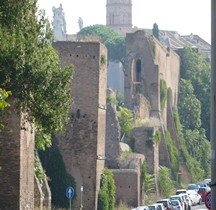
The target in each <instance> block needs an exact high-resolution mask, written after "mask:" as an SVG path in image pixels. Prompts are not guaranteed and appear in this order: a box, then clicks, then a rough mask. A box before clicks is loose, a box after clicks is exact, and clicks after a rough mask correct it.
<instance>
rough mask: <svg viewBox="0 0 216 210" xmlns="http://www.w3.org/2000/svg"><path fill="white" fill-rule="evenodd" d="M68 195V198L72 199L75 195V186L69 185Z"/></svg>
mask: <svg viewBox="0 0 216 210" xmlns="http://www.w3.org/2000/svg"><path fill="white" fill-rule="evenodd" d="M66 196H67V197H68V199H71V198H72V197H73V196H74V189H73V187H68V188H67V189H66Z"/></svg>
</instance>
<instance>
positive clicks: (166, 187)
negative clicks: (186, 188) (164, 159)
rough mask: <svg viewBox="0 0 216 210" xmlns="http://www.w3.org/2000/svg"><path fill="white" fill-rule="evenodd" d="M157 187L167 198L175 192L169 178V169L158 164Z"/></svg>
mask: <svg viewBox="0 0 216 210" xmlns="http://www.w3.org/2000/svg"><path fill="white" fill-rule="evenodd" d="M158 182H159V189H160V193H161V195H162V196H163V197H165V198H168V197H169V196H170V195H172V194H174V193H175V187H174V183H173V181H172V179H171V174H170V169H168V168H166V167H163V166H160V170H159V177H158Z"/></svg>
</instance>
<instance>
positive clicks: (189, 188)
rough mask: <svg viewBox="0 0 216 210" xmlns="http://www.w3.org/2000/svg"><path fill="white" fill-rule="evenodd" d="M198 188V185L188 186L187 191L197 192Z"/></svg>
mask: <svg viewBox="0 0 216 210" xmlns="http://www.w3.org/2000/svg"><path fill="white" fill-rule="evenodd" d="M199 188H200V186H199V185H197V184H189V185H188V187H187V190H195V191H198V190H199Z"/></svg>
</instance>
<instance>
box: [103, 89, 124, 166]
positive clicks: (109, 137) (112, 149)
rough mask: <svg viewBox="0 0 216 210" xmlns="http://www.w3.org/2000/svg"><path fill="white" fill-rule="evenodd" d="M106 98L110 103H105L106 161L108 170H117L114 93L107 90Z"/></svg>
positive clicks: (118, 135)
mask: <svg viewBox="0 0 216 210" xmlns="http://www.w3.org/2000/svg"><path fill="white" fill-rule="evenodd" d="M107 96H108V97H110V99H111V101H110V102H108V103H107V110H106V152H105V156H106V161H105V165H106V167H108V168H112V169H114V168H119V165H118V158H119V156H120V145H119V143H120V127H119V122H118V117H117V111H116V105H115V104H114V103H113V102H112V100H115V98H116V96H115V93H114V92H113V91H112V90H110V89H108V90H107Z"/></svg>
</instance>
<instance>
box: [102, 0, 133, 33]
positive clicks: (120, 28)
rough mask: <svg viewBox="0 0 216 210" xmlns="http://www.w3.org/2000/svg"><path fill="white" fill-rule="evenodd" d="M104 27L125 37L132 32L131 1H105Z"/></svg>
mask: <svg viewBox="0 0 216 210" xmlns="http://www.w3.org/2000/svg"><path fill="white" fill-rule="evenodd" d="M106 26H108V27H110V28H112V29H114V30H115V31H116V32H118V33H120V34H122V35H126V33H128V32H131V31H132V0H107V4H106Z"/></svg>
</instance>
